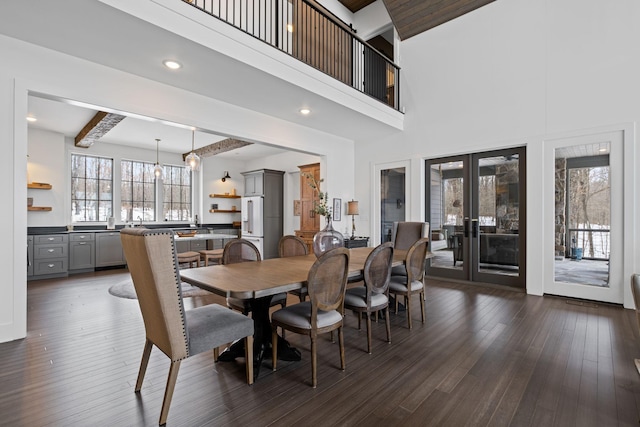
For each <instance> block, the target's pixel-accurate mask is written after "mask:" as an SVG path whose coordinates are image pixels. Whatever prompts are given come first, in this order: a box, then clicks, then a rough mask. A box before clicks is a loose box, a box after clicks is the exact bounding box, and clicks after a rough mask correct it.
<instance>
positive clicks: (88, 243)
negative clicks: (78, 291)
mask: <svg viewBox="0 0 640 427" xmlns="http://www.w3.org/2000/svg"><path fill="white" fill-rule="evenodd" d="M95 266H96V261H95V238H94V233H71V234H69V273H80V272H82V271H91V270H93V269H94V268H95Z"/></svg>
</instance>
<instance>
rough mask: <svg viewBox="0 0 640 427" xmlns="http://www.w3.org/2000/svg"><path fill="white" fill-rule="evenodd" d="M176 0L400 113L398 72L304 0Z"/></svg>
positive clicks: (374, 50)
mask: <svg viewBox="0 0 640 427" xmlns="http://www.w3.org/2000/svg"><path fill="white" fill-rule="evenodd" d="M182 1H183V2H186V3H189V4H191V5H192V6H194V7H196V8H197V9H200V10H202V11H203V12H205V13H207V14H209V15H211V16H213V17H216V18H218V19H220V20H222V21H224V22H226V23H228V24H230V25H232V26H234V27H236V28H238V29H239V30H241V31H244V32H245V33H247V34H249V35H252V36H253V37H255V38H257V39H259V40H262V41H263V42H265V43H268V44H270V45H272V46H273V47H275V48H277V49H279V50H280V51H282V52H285V53H288V54H289V55H291V56H293V57H295V58H296V59H298V60H300V61H303V62H305V63H307V64H308V65H310V66H312V67H314V68H316V69H318V70H320V71H322V72H324V73H325V74H328V75H330V76H332V77H333V78H335V79H337V80H339V81H341V82H343V83H345V84H348V85H350V86H351V87H353V88H354V89H356V90H358V91H360V92H363V93H366V94H368V95H370V96H371V97H373V98H375V99H378V100H380V101H381V102H384V103H386V104H387V105H389V106H390V107H392V108H394V109H396V110H400V68H399V67H398V66H397V65H395V64H393V63H392V62H391V61H389V60H388V59H387V58H385V57H384V56H383V55H382V54H380V53H379V52H378V51H377V50H376V49H374V48H372V47H371V46H370V45H369V44H367V43H366V42H365V41H363V40H361V39H360V38H358V37H357V36H356V35H355V34H354V33H353V31H349V30H348V29H346V24H344V23H340V22H339V21H338V20H337V18H335V19H333V18H331V17H330V16H329V15H327V14H326V13H325V12H324V11H323V10H320V9H318V8H317V7H316V6H314V5H312V4H310V3H307V2H306V0H240V1H239V2H238V0H225V1H224V2H223V0H218V8H217V10H214V9H215V7H214V1H215V0H209V6H210V7H209V8H207V0H202V2H200V1H199V0H192V1H189V0H182ZM229 1H231V2H232V3H231V5H230V4H229ZM256 1H257V2H258V3H257V5H256ZM249 2H251V3H249ZM281 2H282V3H281ZM236 3H237V8H236ZM223 7H224V10H223ZM329 14H330V12H329ZM230 15H231V16H230ZM289 25H291V26H292V27H293V28H292V30H291V31H290V30H289V28H288V26H289ZM367 67H371V69H369V70H367ZM366 79H369V80H370V81H367V80H366ZM391 85H393V86H391Z"/></svg>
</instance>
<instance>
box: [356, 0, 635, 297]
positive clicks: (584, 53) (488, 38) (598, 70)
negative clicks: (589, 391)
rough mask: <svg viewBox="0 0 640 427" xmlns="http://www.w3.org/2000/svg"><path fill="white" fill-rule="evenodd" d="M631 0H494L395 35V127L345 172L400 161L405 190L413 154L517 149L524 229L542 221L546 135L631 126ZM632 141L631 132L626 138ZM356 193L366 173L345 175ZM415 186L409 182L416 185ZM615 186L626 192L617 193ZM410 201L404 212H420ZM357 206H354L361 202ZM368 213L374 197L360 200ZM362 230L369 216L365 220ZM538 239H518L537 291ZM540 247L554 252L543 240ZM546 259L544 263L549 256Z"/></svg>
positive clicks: (417, 172)
mask: <svg viewBox="0 0 640 427" xmlns="http://www.w3.org/2000/svg"><path fill="white" fill-rule="evenodd" d="M638 22H640V3H638V2H637V1H634V0H619V1H616V2H613V3H611V2H603V1H599V0H546V1H527V0H511V1H506V2H505V1H501V2H493V3H490V4H489V5H487V6H484V7H482V8H480V9H478V10H476V11H474V12H472V13H469V14H467V15H464V16H462V17H460V18H458V19H456V20H454V21H451V22H449V23H447V24H444V25H441V26H438V27H436V28H434V29H432V30H429V31H427V32H425V33H422V34H420V35H417V36H415V37H412V38H410V39H408V40H406V41H404V42H402V44H401V52H400V53H401V58H402V63H401V66H402V71H401V76H402V83H401V88H402V97H401V103H402V104H403V105H404V106H405V107H406V116H405V130H404V132H397V133H395V134H394V135H392V136H389V137H384V138H380V139H377V140H371V141H358V142H357V144H356V158H357V159H358V162H357V163H356V176H371V175H372V174H371V170H373V169H374V168H375V167H376V165H379V164H382V163H386V162H390V161H401V160H407V161H409V162H410V164H411V167H412V170H411V176H412V181H413V182H414V183H420V185H419V186H414V187H412V191H411V197H412V198H413V199H414V200H420V197H422V193H423V192H424V189H423V187H424V185H423V184H422V183H421V182H424V181H420V180H421V178H422V174H423V172H422V170H421V169H422V168H423V163H422V159H424V158H437V157H441V156H446V155H451V154H457V153H467V152H476V151H483V150H490V149H495V148H501V147H507V146H519V145H526V146H527V167H528V178H529V179H528V189H527V198H528V202H529V203H528V208H527V215H528V216H527V220H528V232H529V236H536V235H538V234H539V230H542V229H543V218H544V217H545V213H546V212H547V210H548V209H552V207H548V206H545V205H544V203H543V197H542V192H543V181H544V180H543V179H542V178H543V177H542V176H541V174H542V171H543V167H542V161H543V154H542V153H543V150H544V145H545V140H546V139H549V138H551V137H553V136H554V135H558V134H563V133H589V130H591V129H595V131H598V130H600V129H602V128H603V127H605V128H607V129H608V130H611V129H612V128H616V127H617V128H619V129H629V128H631V129H634V126H635V123H636V122H637V121H638V120H639V119H640V96H638V95H639V92H638V83H637V80H638V76H639V75H640V56H638V55H637V40H640V26H639V25H637V23H638ZM632 137H633V138H635V135H633V136H632ZM635 145H637V142H636V141H635V139H634V140H633V143H632V144H630V146H631V148H630V149H627V151H626V152H625V158H626V159H627V162H628V163H627V164H626V166H627V167H626V168H625V186H629V187H631V188H635V189H636V191H632V192H630V193H628V194H629V195H630V197H629V198H627V199H625V221H627V220H630V219H631V218H632V219H631V220H630V221H631V223H630V224H626V222H625V231H626V233H627V238H628V239H631V240H632V241H635V242H637V241H640V234H639V229H638V217H640V215H639V214H638V212H639V203H638V197H637V196H635V194H637V193H638V191H637V190H638V189H640V182H639V177H638V174H636V173H634V171H633V170H634V169H638V168H640V157H639V153H638V150H637V149H634V148H633V147H634V146H635ZM355 182H356V195H357V196H358V197H359V198H360V200H366V201H367V202H370V199H369V196H370V195H371V196H374V197H375V194H374V193H373V192H372V191H371V189H372V188H373V187H372V186H371V185H370V183H369V182H366V181H365V182H362V181H360V180H356V181H355ZM415 187H419V188H417V189H416V188H415ZM625 191H626V190H625ZM417 205H419V204H416V203H414V204H413V205H412V208H411V212H410V213H409V215H410V217H409V218H408V219H414V220H421V219H422V218H423V213H422V210H423V207H421V206H417ZM366 206H367V205H362V204H361V211H362V210H363V209H366ZM369 209H370V211H373V209H375V206H373V205H372V204H369ZM369 228H370V229H371V230H372V232H373V224H369ZM540 240H541V239H535V238H530V239H529V241H528V245H527V265H528V266H529V268H528V272H527V289H528V292H530V293H534V294H542V293H543V292H544V284H543V283H542V280H541V278H540V277H539V273H540V268H539V266H541V265H543V264H544V263H548V262H549V259H551V260H553V257H545V254H546V253H547V250H548V248H543V247H542V246H541V242H540ZM636 246H637V245H636V244H632V245H629V246H628V247H627V250H626V251H625V255H624V256H625V260H626V261H625V265H624V267H623V268H624V272H623V275H622V277H625V278H626V279H624V280H625V282H624V283H623V284H622V286H624V287H625V305H626V306H631V301H630V294H629V292H628V287H629V286H628V283H627V282H628V277H629V275H630V273H631V272H632V271H638V270H640V260H639V257H638V253H639V252H638V248H637V247H636ZM550 250H553V249H552V248H551V249H550ZM551 262H552V261H551Z"/></svg>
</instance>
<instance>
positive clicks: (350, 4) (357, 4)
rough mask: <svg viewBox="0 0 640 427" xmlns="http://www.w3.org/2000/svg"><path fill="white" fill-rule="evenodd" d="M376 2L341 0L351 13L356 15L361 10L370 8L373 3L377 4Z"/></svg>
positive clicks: (370, 0)
mask: <svg viewBox="0 0 640 427" xmlns="http://www.w3.org/2000/svg"><path fill="white" fill-rule="evenodd" d="M375 1H376V0H340V3H342V4H343V5H344V7H346V8H347V9H349V10H350V11H351V12H353V13H356V12H357V11H359V10H360V9H362V8H364V7H367V6H369V5H370V4H371V3H375Z"/></svg>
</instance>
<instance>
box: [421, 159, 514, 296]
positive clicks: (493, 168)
mask: <svg viewBox="0 0 640 427" xmlns="http://www.w3.org/2000/svg"><path fill="white" fill-rule="evenodd" d="M525 155H526V152H525V149H524V147H518V148H511V149H504V150H498V151H490V152H484V153H475V154H466V155H459V156H452V157H446V158H440V159H431V160H427V161H426V171H427V172H426V180H427V182H426V185H425V188H426V197H425V200H426V212H427V218H428V221H429V223H430V226H431V230H432V233H431V251H432V253H433V254H434V257H433V258H431V259H430V262H428V263H427V264H428V265H427V275H429V276H435V277H443V278H451V279H457V280H464V281H471V282H482V283H493V284H500V285H507V286H513V287H518V288H523V289H524V288H525V267H526V266H525V259H526V257H525V248H526V241H525V239H526V198H525V196H526V179H525V176H526V171H525V164H526V162H525V160H526V159H525Z"/></svg>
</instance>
